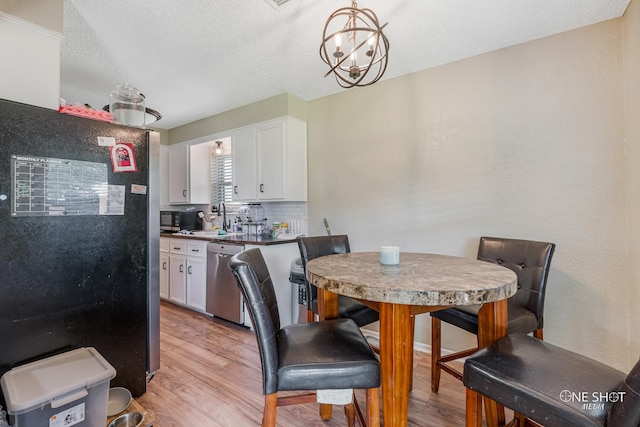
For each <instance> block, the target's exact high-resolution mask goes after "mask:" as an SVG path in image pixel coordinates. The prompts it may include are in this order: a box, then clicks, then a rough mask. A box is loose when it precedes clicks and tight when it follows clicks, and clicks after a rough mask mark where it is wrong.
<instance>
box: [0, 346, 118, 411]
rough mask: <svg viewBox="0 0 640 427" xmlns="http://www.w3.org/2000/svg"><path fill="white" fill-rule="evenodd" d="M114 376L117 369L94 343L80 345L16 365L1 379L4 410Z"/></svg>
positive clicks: (20, 408) (29, 405)
mask: <svg viewBox="0 0 640 427" xmlns="http://www.w3.org/2000/svg"><path fill="white" fill-rule="evenodd" d="M115 376H116V370H115V368H114V367H113V366H111V365H110V364H109V362H107V361H106V360H105V358H104V357H102V355H101V354H100V353H98V351H97V350H96V349H95V348H93V347H82V348H78V349H76V350H71V351H67V352H65V353H61V354H58V355H55V356H51V357H47V358H46V359H42V360H37V361H35V362H31V363H27V364H25V365H21V366H17V367H15V368H13V369H12V370H10V371H9V372H6V373H5V374H4V375H3V376H2V378H1V379H0V383H1V385H2V392H3V394H4V397H5V400H6V403H7V412H9V413H10V414H11V415H15V414H21V413H24V412H28V411H29V410H31V409H33V408H35V407H38V406H41V405H43V404H46V403H49V401H50V400H51V399H53V398H56V397H58V396H62V395H64V394H66V393H69V392H71V391H74V390H77V389H79V388H81V387H92V386H94V385H96V384H99V383H101V382H103V381H105V380H110V379H112V378H113V377H115Z"/></svg>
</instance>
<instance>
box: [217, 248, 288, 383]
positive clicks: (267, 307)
mask: <svg viewBox="0 0 640 427" xmlns="http://www.w3.org/2000/svg"><path fill="white" fill-rule="evenodd" d="M229 267H230V268H231V271H232V272H233V274H234V276H235V277H236V280H237V283H238V286H239V287H240V291H241V292H242V296H243V297H244V301H245V304H246V305H247V307H248V308H249V315H250V316H251V320H252V321H253V327H254V328H255V331H256V339H257V340H258V349H259V351H260V361H261V363H262V387H263V391H264V394H265V395H266V394H271V393H275V392H276V391H277V390H278V366H279V363H280V362H279V360H278V332H279V331H280V314H279V312H278V301H277V299H276V292H275V289H274V288H273V282H272V281H271V276H270V275H269V270H268V269H267V264H266V263H265V261H264V257H263V256H262V252H260V249H257V248H256V249H250V250H248V251H245V252H241V253H239V254H236V255H234V256H233V257H232V258H231V259H230V260H229Z"/></svg>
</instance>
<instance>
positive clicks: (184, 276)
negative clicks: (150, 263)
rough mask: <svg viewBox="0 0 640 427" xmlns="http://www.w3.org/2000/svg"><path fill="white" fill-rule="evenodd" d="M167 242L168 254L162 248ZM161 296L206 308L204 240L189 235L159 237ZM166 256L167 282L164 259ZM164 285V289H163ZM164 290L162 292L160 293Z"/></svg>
mask: <svg viewBox="0 0 640 427" xmlns="http://www.w3.org/2000/svg"><path fill="white" fill-rule="evenodd" d="M163 243H164V246H165V247H167V246H168V254H167V253H166V252H162V248H163ZM160 247H161V252H160V297H161V298H164V299H167V300H168V301H171V302H173V303H176V304H179V305H182V306H185V307H188V308H192V309H194V310H198V311H202V312H204V311H205V302H206V283H207V242H206V241H200V240H188V239H165V238H163V239H160ZM167 258H168V266H169V269H168V273H166V281H167V283H166V285H164V284H163V275H165V272H164V270H163V265H164V264H163V263H164V262H165V261H166V260H167ZM163 286H164V289H166V290H167V291H166V292H163ZM163 293H164V295H163Z"/></svg>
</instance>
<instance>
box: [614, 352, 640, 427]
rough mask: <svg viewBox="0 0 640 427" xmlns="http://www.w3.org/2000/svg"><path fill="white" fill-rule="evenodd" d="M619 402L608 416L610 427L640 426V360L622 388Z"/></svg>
mask: <svg viewBox="0 0 640 427" xmlns="http://www.w3.org/2000/svg"><path fill="white" fill-rule="evenodd" d="M619 391H620V392H621V393H619V394H618V395H617V397H618V398H619V400H618V401H617V402H616V403H614V404H613V405H612V406H611V409H609V414H608V415H607V426H608V427H638V426H640V360H638V362H637V363H636V366H634V367H633V369H632V370H631V372H629V375H627V377H626V378H625V379H624V383H622V385H621V386H620V389H619Z"/></svg>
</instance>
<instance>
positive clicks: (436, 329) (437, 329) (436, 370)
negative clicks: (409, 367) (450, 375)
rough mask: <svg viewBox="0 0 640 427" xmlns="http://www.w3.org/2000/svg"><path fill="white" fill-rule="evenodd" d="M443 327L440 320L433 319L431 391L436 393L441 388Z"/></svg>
mask: <svg viewBox="0 0 640 427" xmlns="http://www.w3.org/2000/svg"><path fill="white" fill-rule="evenodd" d="M441 327H442V324H441V321H440V319H437V318H435V317H431V391H433V392H434V393H437V392H438V389H439V388H440V372H441V371H440V366H438V362H440V357H441V355H440V352H441V345H442V344H441V341H440V339H441V337H442V335H441Z"/></svg>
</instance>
